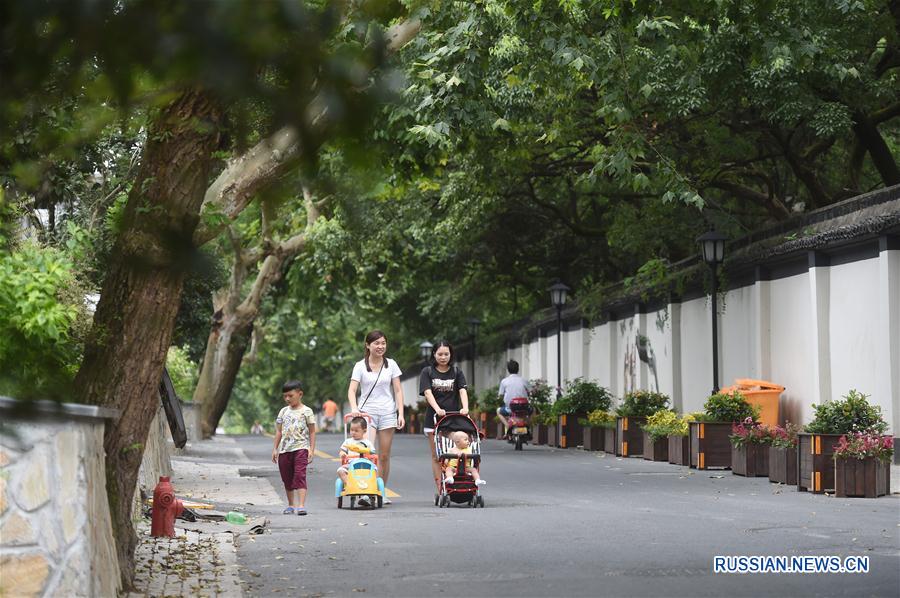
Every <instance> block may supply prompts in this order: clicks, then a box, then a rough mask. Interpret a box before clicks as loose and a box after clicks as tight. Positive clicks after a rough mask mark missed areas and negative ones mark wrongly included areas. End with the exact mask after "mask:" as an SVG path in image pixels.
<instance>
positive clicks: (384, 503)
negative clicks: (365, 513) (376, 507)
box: [381, 496, 391, 505]
mask: <svg viewBox="0 0 900 598" xmlns="http://www.w3.org/2000/svg"><path fill="white" fill-rule="evenodd" d="M381 504H383V505H389V504H391V499H389V498H388V497H387V496H385V497H384V500H382V501H381Z"/></svg>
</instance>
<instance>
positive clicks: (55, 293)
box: [0, 243, 85, 399]
mask: <svg viewBox="0 0 900 598" xmlns="http://www.w3.org/2000/svg"><path fill="white" fill-rule="evenodd" d="M83 302H84V296H83V294H80V293H79V292H78V285H77V281H76V280H75V275H74V273H73V266H72V264H71V262H70V261H69V260H68V259H67V258H66V257H65V256H64V255H63V254H62V253H61V252H60V251H58V250H55V249H50V248H42V247H39V246H37V245H34V244H31V243H25V244H23V245H22V246H21V247H19V248H17V249H15V250H13V251H12V252H8V251H0V393H2V394H8V395H11V396H14V397H16V398H20V399H27V398H58V399H65V398H66V397H67V394H68V393H71V382H72V380H73V379H74V377H75V373H76V372H77V370H78V362H79V360H80V357H81V355H80V351H81V347H80V346H79V344H78V342H77V339H75V338H73V334H72V331H73V328H74V327H75V326H76V323H77V322H78V320H79V316H80V315H82V314H83V313H84V312H85V308H84V304H83Z"/></svg>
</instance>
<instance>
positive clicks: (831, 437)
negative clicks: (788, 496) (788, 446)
mask: <svg viewBox="0 0 900 598" xmlns="http://www.w3.org/2000/svg"><path fill="white" fill-rule="evenodd" d="M841 436H843V435H842V434H809V433H807V432H801V433H800V434H797V490H799V491H801V492H804V491H807V490H808V491H810V492H813V493H815V494H822V493H823V492H833V491H834V445H836V444H837V443H838V441H839V440H840V439H841Z"/></svg>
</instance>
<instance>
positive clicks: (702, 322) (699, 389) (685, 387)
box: [681, 297, 722, 413]
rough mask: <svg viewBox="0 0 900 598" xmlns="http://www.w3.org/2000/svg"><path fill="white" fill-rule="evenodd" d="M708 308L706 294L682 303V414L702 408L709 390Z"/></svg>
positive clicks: (710, 381) (709, 307) (711, 380)
mask: <svg viewBox="0 0 900 598" xmlns="http://www.w3.org/2000/svg"><path fill="white" fill-rule="evenodd" d="M711 311H712V305H711V302H710V301H709V299H708V298H707V297H702V298H700V299H694V300H692V301H686V302H684V303H682V304H681V355H682V358H681V394H682V402H683V409H684V412H685V413H690V412H692V411H701V410H702V409H703V403H705V402H706V399H707V397H709V394H710V392H711V391H712V386H713V376H712V328H711V325H712V323H711V320H710V318H711V315H710V313H711ZM721 382H722V380H721V378H720V379H719V383H720V384H721Z"/></svg>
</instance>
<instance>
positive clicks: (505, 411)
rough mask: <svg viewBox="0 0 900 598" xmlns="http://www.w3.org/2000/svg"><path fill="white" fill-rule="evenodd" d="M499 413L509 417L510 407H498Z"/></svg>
mask: <svg viewBox="0 0 900 598" xmlns="http://www.w3.org/2000/svg"><path fill="white" fill-rule="evenodd" d="M497 413H499V414H500V415H502V416H503V417H509V407H507V406H506V405H504V406H502V407H497Z"/></svg>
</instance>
